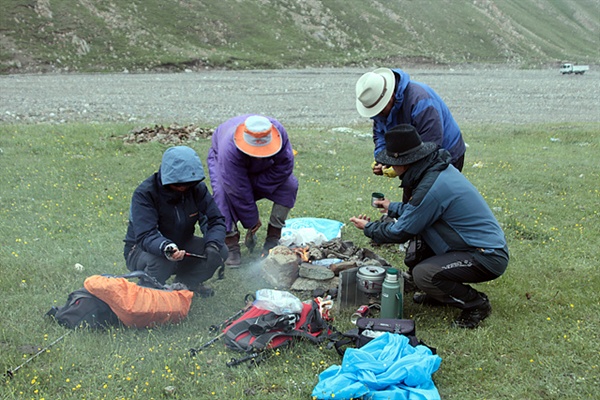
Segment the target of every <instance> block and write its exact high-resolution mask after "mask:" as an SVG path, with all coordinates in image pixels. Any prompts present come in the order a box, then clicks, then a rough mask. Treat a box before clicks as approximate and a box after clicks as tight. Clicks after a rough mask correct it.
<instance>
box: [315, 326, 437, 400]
mask: <svg viewBox="0 0 600 400" xmlns="http://www.w3.org/2000/svg"><path fill="white" fill-rule="evenodd" d="M441 361H442V359H441V358H440V357H439V356H438V355H434V354H432V353H431V350H430V349H429V348H428V347H427V346H423V345H418V346H416V347H413V346H411V345H410V344H409V343H408V338H407V337H406V336H403V335H396V334H391V333H388V332H386V333H385V334H383V335H381V336H379V337H377V338H375V339H373V340H371V341H370V342H369V343H367V344H366V345H364V346H363V347H361V348H358V349H354V348H349V349H347V350H346V352H345V353H344V358H343V360H342V365H341V366H338V365H332V366H331V367H329V368H327V369H326V370H325V371H323V372H321V374H320V375H319V383H317V385H316V386H315V388H314V390H313V392H312V396H313V398H315V399H336V400H341V399H356V398H364V399H370V400H383V399H399V400H403V399H406V400H437V399H440V395H439V392H438V390H437V388H436V387H435V385H434V383H433V379H432V377H431V375H432V374H433V373H434V372H435V371H437V369H438V368H439V366H440V363H441ZM363 396H364V397H363Z"/></svg>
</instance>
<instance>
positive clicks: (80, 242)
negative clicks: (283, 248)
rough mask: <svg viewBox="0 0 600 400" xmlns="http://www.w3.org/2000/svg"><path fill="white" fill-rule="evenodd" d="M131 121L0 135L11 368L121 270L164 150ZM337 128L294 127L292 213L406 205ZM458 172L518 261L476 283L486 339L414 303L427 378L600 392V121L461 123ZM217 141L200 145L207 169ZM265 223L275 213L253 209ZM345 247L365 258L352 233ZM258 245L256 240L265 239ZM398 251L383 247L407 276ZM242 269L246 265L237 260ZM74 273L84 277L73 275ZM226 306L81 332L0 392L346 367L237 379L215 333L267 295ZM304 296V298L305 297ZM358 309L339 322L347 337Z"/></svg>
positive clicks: (104, 394) (484, 387) (62, 394)
mask: <svg viewBox="0 0 600 400" xmlns="http://www.w3.org/2000/svg"><path fill="white" fill-rule="evenodd" d="M131 128H132V127H131V126H126V125H108V124H100V125H3V126H0V149H1V151H0V162H1V164H2V174H1V175H0V187H1V188H2V189H1V191H0V271H1V274H0V291H1V292H2V298H3V307H2V308H1V309H0V320H2V324H1V325H0V351H1V354H2V356H3V357H2V363H3V366H2V367H3V368H4V369H5V370H8V369H10V368H15V367H16V366H18V365H20V364H21V363H22V362H24V361H25V360H26V359H27V358H28V357H30V355H31V353H30V352H29V351H27V350H26V346H34V347H37V346H40V347H44V346H47V345H48V344H49V343H51V342H52V341H53V340H55V339H56V338H59V337H60V336H61V335H63V334H64V333H65V332H66V330H65V329H64V328H62V327H60V326H58V325H57V324H55V323H53V322H51V321H47V320H45V319H44V318H43V315H44V313H45V312H46V311H47V310H48V309H49V308H50V307H51V306H53V305H56V306H61V305H63V304H64V302H65V301H66V297H67V295H68V293H69V292H70V291H72V290H74V289H77V288H79V287H81V286H82V283H83V280H84V279H85V278H86V277H87V276H90V275H93V274H98V273H122V272H124V271H125V266H124V261H123V257H122V238H123V236H124V234H125V228H126V222H127V212H128V208H129V199H130V195H131V193H132V191H133V190H134V188H135V187H136V185H137V184H138V183H139V182H140V181H141V180H143V179H144V178H146V177H147V176H148V175H149V174H151V173H153V172H154V171H155V170H156V169H157V167H158V164H159V162H160V157H161V155H162V152H163V151H164V149H165V147H164V146H162V145H160V144H156V143H150V144H141V145H127V144H124V143H123V141H122V140H121V138H120V137H121V136H122V135H124V134H126V133H127V132H128V131H129V130H130V129H131ZM354 128H355V131H354V133H352V132H340V131H337V130H335V131H334V130H330V129H327V128H323V129H314V128H313V129H297V128H294V127H288V130H289V132H290V135H291V139H292V143H293V144H294V148H295V149H296V150H297V151H298V155H297V158H296V167H295V173H296V175H297V176H298V179H299V181H300V192H299V196H298V201H297V205H296V207H295V208H294V210H293V211H292V213H291V215H290V217H292V218H294V217H309V216H310V217H323V218H331V219H337V220H340V221H343V222H346V223H347V222H348V218H349V217H351V216H352V215H356V214H358V213H363V212H367V213H370V214H371V215H372V217H377V216H378V215H377V214H376V211H375V210H374V209H371V208H370V207H369V198H370V193H371V192H373V191H379V192H384V193H385V194H386V195H387V196H388V197H390V198H399V197H400V191H399V189H398V188H397V186H398V183H399V182H398V181H397V180H390V179H387V178H382V177H376V176H373V175H372V174H371V173H370V168H369V164H370V160H371V154H372V142H371V139H370V137H369V135H368V132H369V127H367V126H359V127H354ZM463 129H464V132H465V137H466V140H467V142H468V143H469V148H468V150H467V156H466V157H467V158H466V160H467V161H466V165H465V169H464V173H465V175H466V176H467V177H468V178H469V179H470V180H471V181H472V182H473V183H474V184H475V185H476V186H477V187H478V188H479V190H480V192H481V193H482V194H483V195H484V196H485V198H486V200H487V201H488V203H489V205H490V207H492V208H493V209H494V211H495V213H496V215H497V217H498V220H499V221H500V222H501V223H502V225H503V227H504V229H505V232H506V235H507V238H508V241H509V246H510V251H511V262H510V264H509V267H508V270H507V272H506V274H505V275H504V276H502V277H501V278H500V279H497V280H495V281H492V282H489V283H484V284H480V285H477V287H478V289H480V290H483V291H485V292H486V293H487V294H488V295H489V297H490V299H491V301H492V305H493V308H494V312H493V314H492V316H491V317H490V318H489V319H488V320H486V321H485V322H484V323H483V326H482V327H480V328H479V329H477V330H473V331H465V330H458V329H452V328H450V322H451V321H452V319H453V318H454V316H455V315H456V313H457V312H456V311H455V310H453V309H450V308H441V309H440V308H430V307H426V306H417V305H415V304H412V303H411V302H410V301H406V302H405V315H406V316H407V317H409V318H413V319H414V320H415V321H416V324H417V335H418V337H419V338H420V339H422V340H424V341H425V342H426V343H427V344H429V345H431V346H433V347H436V348H437V349H438V354H439V355H440V356H441V357H442V364H441V368H440V369H439V370H438V371H437V372H436V373H435V374H434V376H433V377H434V381H435V383H436V386H437V387H438V389H439V391H440V393H441V395H442V398H444V399H513V398H516V399H559V398H560V399H579V398H595V397H596V396H597V393H598V391H599V390H600V372H599V360H600V354H599V347H598V343H599V340H600V337H599V336H600V334H599V333H598V332H599V328H600V317H599V315H600V300H599V297H598V294H597V288H599V287H600V274H599V273H598V272H599V271H598V260H599V259H600V251H599V250H598V249H599V248H600V239H599V238H600V220H599V219H600V215H599V211H598V210H600V192H599V189H598V182H599V181H600V176H599V172H598V168H597V164H598V160H597V158H598V154H599V151H598V149H599V148H600V139H599V137H598V134H597V132H598V131H599V130H600V124H597V123H596V124H555V125H527V126H512V125H485V126H483V125H469V126H465V127H463ZM209 144H210V143H209V141H208V140H205V141H198V142H194V143H190V145H191V146H192V147H193V148H195V149H196V150H197V151H198V153H199V154H200V155H201V158H202V159H203V160H205V158H206V153H207V149H208V147H209ZM260 208H261V213H262V215H263V220H266V219H267V216H268V212H269V208H270V204H269V203H268V202H261V203H260ZM342 235H343V237H344V239H347V240H352V241H354V242H355V244H356V245H357V246H360V247H369V246H370V245H369V240H367V239H366V238H365V237H364V236H362V233H361V232H360V231H358V230H356V229H354V228H353V227H349V226H346V227H344V228H343V233H342ZM263 238H264V231H261V232H260V233H259V239H263ZM396 249H397V247H396V246H384V247H381V248H376V249H375V251H377V252H378V253H379V254H381V255H382V256H384V257H385V258H386V259H388V260H389V261H390V262H391V263H392V264H393V265H396V266H399V267H401V268H402V267H403V266H402V258H403V254H401V253H399V252H398V251H397V250H396ZM243 257H245V259H246V260H252V257H251V256H249V255H248V254H246V253H245V252H244V253H243ZM75 263H80V264H82V265H83V266H84V268H85V269H84V271H81V272H79V271H77V270H76V269H75V268H74V265H75ZM211 284H212V285H213V286H214V287H215V289H216V291H217V295H216V296H215V297H213V298H210V299H195V300H194V302H193V304H192V308H191V310H190V314H189V316H188V318H187V319H186V320H185V321H184V322H182V323H181V324H179V325H176V326H166V327H160V328H156V329H150V330H133V329H126V328H114V329H111V330H110V331H108V332H90V331H86V330H82V331H75V332H74V333H72V334H70V335H68V336H67V337H65V338H64V339H63V340H62V341H60V342H59V343H57V344H56V345H55V346H53V347H52V348H51V349H50V350H49V351H48V352H46V353H43V354H41V355H40V356H39V357H38V358H36V359H35V360H33V361H31V362H29V363H28V364H26V365H25V366H24V367H23V368H21V369H20V370H19V371H17V373H16V374H15V376H14V378H13V379H12V380H8V379H6V378H5V379H4V382H3V383H2V387H1V388H0V398H3V399H4V398H5V399H72V398H79V399H100V398H106V399H151V398H154V399H159V398H165V397H169V396H165V395H163V389H164V388H165V387H166V386H171V385H172V386H175V387H176V393H175V395H173V396H172V398H180V399H183V398H189V399H205V398H207V399H210V398H214V399H241V398H253V399H271V398H278V399H283V398H285V399H306V398H309V397H310V393H311V392H312V389H313V387H314V386H315V384H316V383H317V380H318V374H319V373H320V372H322V371H323V370H325V369H326V368H327V367H329V366H330V365H333V364H340V361H341V358H340V357H339V356H338V355H337V354H336V353H335V351H333V350H328V349H325V348H317V347H314V346H312V345H310V344H305V343H301V344H299V345H297V346H296V347H294V348H292V349H289V350H286V351H282V352H280V353H278V354H277V355H275V356H274V357H272V358H271V359H269V360H268V361H266V362H265V363H264V364H262V365H260V366H259V367H258V368H254V369H248V368H246V367H244V366H242V367H238V368H227V367H226V366H225V363H226V362H227V361H229V359H230V358H231V357H237V356H239V354H237V353H233V352H231V351H227V350H226V349H225V348H224V347H223V345H222V343H218V342H217V344H216V345H215V346H214V347H211V348H209V349H207V350H206V351H204V352H202V353H201V354H199V355H197V356H196V357H194V358H192V357H189V355H188V353H187V351H188V349H189V348H191V347H197V346H199V345H200V344H202V343H204V342H206V341H208V340H209V339H210V338H212V334H211V333H209V330H208V327H209V326H210V325H212V324H218V323H220V322H221V321H223V320H224V319H226V318H227V317H229V316H230V315H232V314H234V313H235V312H236V311H237V310H239V309H240V308H241V307H242V306H243V304H242V303H243V295H244V294H246V293H252V292H254V291H255V290H256V289H260V288H263V287H266V286H265V283H264V282H263V281H262V280H261V279H260V278H259V274H258V265H257V264H256V263H249V264H248V265H246V266H244V267H243V268H242V269H240V270H228V271H227V273H226V279H225V280H223V281H216V280H215V281H213V282H211ZM303 300H304V298H303ZM351 311H352V310H344V311H342V312H338V311H336V312H335V313H334V317H335V323H334V325H335V326H336V327H337V328H338V329H339V330H346V329H349V328H350V324H349V315H350V313H351Z"/></svg>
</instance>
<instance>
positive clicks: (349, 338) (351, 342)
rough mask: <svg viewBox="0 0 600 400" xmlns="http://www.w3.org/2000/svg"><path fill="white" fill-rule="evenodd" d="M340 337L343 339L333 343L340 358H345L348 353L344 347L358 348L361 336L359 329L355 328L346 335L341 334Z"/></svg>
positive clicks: (345, 333)
mask: <svg viewBox="0 0 600 400" xmlns="http://www.w3.org/2000/svg"><path fill="white" fill-rule="evenodd" d="M339 337H341V339H338V340H335V341H333V342H332V343H333V346H334V347H335V351H337V353H338V354H339V355H340V356H343V355H344V351H346V349H345V348H344V347H345V346H354V347H356V346H357V344H358V338H359V337H360V335H359V333H358V328H354V329H350V330H349V331H346V332H344V333H341V334H340V336H339Z"/></svg>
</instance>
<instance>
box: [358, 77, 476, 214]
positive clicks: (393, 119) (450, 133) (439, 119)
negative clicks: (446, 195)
mask: <svg viewBox="0 0 600 400" xmlns="http://www.w3.org/2000/svg"><path fill="white" fill-rule="evenodd" d="M356 109H357V111H358V113H359V114H360V115H362V116H363V117H367V118H371V119H372V120H373V142H374V143H375V150H374V152H373V155H376V154H377V153H379V152H381V151H382V150H385V133H386V132H387V131H388V130H390V129H391V128H393V127H395V126H397V125H399V124H410V125H412V126H414V127H415V128H416V130H417V132H419V134H420V135H421V139H422V140H423V141H424V142H433V143H435V144H437V145H438V146H439V147H441V148H443V149H446V150H448V151H449V152H450V155H451V157H452V158H451V163H452V165H454V167H455V168H456V169H458V170H459V171H462V168H463V164H464V157H465V150H466V145H465V142H464V140H463V137H462V133H461V131H460V128H459V127H458V124H457V123H456V121H455V120H454V117H452V114H451V113H450V110H449V109H448V106H447V105H446V103H444V101H443V100H442V98H441V97H440V96H439V95H438V94H437V93H436V92H435V91H434V90H433V89H432V88H430V87H429V86H427V85H425V84H424V83H421V82H416V81H412V80H411V79H410V76H409V75H408V74H407V73H406V72H404V71H402V70H401V69H389V68H378V69H376V70H374V71H373V72H367V73H366V74H363V75H362V76H361V77H360V78H359V79H358V81H357V82H356ZM385 167H386V166H384V165H382V164H381V163H379V162H375V163H374V164H373V173H374V174H375V175H383V174H384V168H385ZM411 194H412V192H411V190H410V189H408V188H405V189H404V194H403V201H404V202H405V203H406V202H408V200H409V199H410V196H411Z"/></svg>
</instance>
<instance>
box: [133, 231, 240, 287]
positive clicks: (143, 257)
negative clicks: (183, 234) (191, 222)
mask: <svg viewBox="0 0 600 400" xmlns="http://www.w3.org/2000/svg"><path fill="white" fill-rule="evenodd" d="M181 249H184V250H185V251H187V252H188V253H192V254H199V255H204V239H202V238H200V237H197V236H194V237H193V239H192V240H190V241H188V242H186V243H184V244H183V245H182V246H181ZM227 254H228V252H227V246H223V248H222V249H221V257H222V258H223V259H226V258H227ZM126 265H127V269H129V270H130V271H144V272H146V273H147V274H148V275H150V276H152V277H154V278H156V280H158V281H159V282H160V283H162V284H165V282H166V281H167V279H169V278H170V277H171V276H172V275H175V282H181V283H183V284H184V285H186V286H187V287H188V288H189V289H190V290H194V289H196V288H197V287H198V285H199V284H200V283H202V282H204V281H206V280H208V279H210V278H211V277H212V276H213V275H214V273H215V271H216V270H217V268H219V266H220V265H219V264H216V265H207V262H206V259H204V258H194V257H189V256H186V257H185V258H184V259H183V260H181V261H169V260H167V258H166V257H165V256H163V255H160V256H156V255H154V254H150V253H147V252H145V251H143V250H141V249H140V248H138V247H137V246H136V247H134V248H133V249H132V250H131V251H130V252H129V255H128V256H127V258H126Z"/></svg>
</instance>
